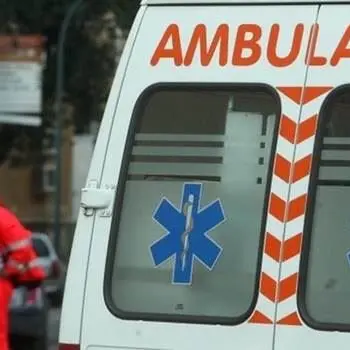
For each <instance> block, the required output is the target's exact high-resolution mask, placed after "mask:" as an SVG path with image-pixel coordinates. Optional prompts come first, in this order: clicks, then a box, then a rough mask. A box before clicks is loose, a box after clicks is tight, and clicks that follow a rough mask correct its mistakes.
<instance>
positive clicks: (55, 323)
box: [49, 309, 61, 350]
mask: <svg viewBox="0 0 350 350" xmlns="http://www.w3.org/2000/svg"><path fill="white" fill-rule="evenodd" d="M60 314H61V310H60V309H51V310H50V315H49V342H50V347H49V350H57V349H58V347H57V342H58V329H59V322H60Z"/></svg>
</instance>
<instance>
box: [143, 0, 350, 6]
mask: <svg viewBox="0 0 350 350" xmlns="http://www.w3.org/2000/svg"><path fill="white" fill-rule="evenodd" d="M332 3H333V4H336V3H337V4H345V3H349V4H350V0H141V5H168V6H171V5H201V4H202V5H228V4H244V5H254V4H255V5H258V4H280V5H286V4H332Z"/></svg>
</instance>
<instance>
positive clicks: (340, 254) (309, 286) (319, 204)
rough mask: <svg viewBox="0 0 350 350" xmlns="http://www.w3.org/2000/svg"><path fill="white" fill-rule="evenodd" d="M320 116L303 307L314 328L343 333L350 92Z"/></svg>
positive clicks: (349, 279) (333, 99) (349, 320)
mask: <svg viewBox="0 0 350 350" xmlns="http://www.w3.org/2000/svg"><path fill="white" fill-rule="evenodd" d="M322 111H323V113H322V112H321V116H320V118H321V125H320V131H319V133H320V134H319V139H318V141H317V142H318V144H317V146H316V153H315V162H314V169H313V174H312V179H311V184H312V188H311V190H310V196H309V201H310V202H309V205H308V211H309V212H308V213H307V219H306V227H305V242H304V243H305V250H304V253H303V256H302V261H303V262H302V265H301V266H302V267H304V268H305V269H306V270H305V271H304V272H303V271H302V275H304V276H305V277H306V278H303V279H302V280H301V295H300V296H301V298H300V302H301V306H302V307H301V310H302V312H303V313H304V314H305V315H304V316H305V317H306V320H309V322H310V323H311V324H312V325H313V326H315V327H316V328H334V327H335V328H337V327H340V328H341V327H344V326H346V325H348V326H349V325H350V260H349V255H348V254H349V251H350V88H342V89H338V90H335V91H334V93H332V95H331V96H330V97H329V98H328V99H327V100H326V102H325V105H324V107H323V109H322ZM308 248H309V249H308Z"/></svg>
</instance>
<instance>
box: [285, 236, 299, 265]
mask: <svg viewBox="0 0 350 350" xmlns="http://www.w3.org/2000/svg"><path fill="white" fill-rule="evenodd" d="M302 238H303V235H302V234H301V233H299V234H297V235H296V236H294V237H292V238H289V239H288V240H286V241H285V242H284V244H283V252H282V261H287V260H289V259H291V258H293V257H295V256H297V255H298V254H300V251H301V242H302Z"/></svg>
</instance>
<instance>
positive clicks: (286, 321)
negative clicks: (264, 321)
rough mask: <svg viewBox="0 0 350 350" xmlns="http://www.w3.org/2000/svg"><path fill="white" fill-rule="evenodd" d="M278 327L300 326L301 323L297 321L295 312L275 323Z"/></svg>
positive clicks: (297, 317)
mask: <svg viewBox="0 0 350 350" xmlns="http://www.w3.org/2000/svg"><path fill="white" fill-rule="evenodd" d="M277 324H279V325H286V326H301V325H302V323H301V321H300V319H299V316H298V314H297V313H296V312H293V313H292V314H290V315H288V316H286V317H283V318H282V319H281V320H279V321H278V322H277Z"/></svg>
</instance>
